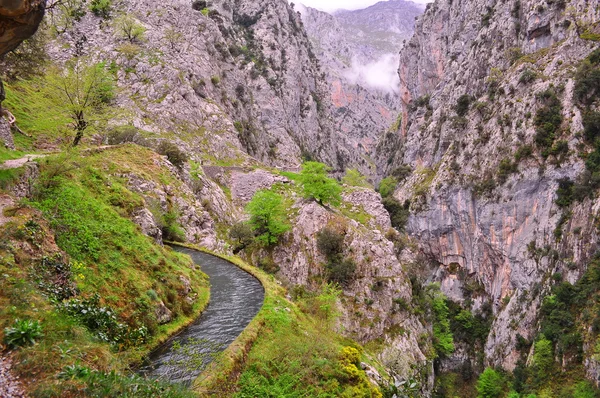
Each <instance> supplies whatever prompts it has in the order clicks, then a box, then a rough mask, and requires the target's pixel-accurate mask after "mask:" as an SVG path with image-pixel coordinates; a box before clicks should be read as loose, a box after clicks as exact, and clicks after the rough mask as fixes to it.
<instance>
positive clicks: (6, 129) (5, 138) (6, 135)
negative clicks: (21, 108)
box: [0, 116, 15, 149]
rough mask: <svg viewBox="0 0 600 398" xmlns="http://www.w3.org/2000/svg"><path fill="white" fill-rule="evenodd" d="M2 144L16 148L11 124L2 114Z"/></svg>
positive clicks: (0, 123)
mask: <svg viewBox="0 0 600 398" xmlns="http://www.w3.org/2000/svg"><path fill="white" fill-rule="evenodd" d="M0 145H4V146H5V147H6V148H9V149H15V140H14V138H13V135H12V133H11V131H10V124H8V122H7V121H6V120H5V119H4V118H3V117H2V116H0Z"/></svg>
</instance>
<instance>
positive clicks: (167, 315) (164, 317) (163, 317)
mask: <svg viewBox="0 0 600 398" xmlns="http://www.w3.org/2000/svg"><path fill="white" fill-rule="evenodd" d="M154 315H155V316H156V322H158V324H159V325H163V324H165V323H169V322H171V320H172V319H173V313H172V312H171V310H169V309H168V308H167V306H166V305H165V303H163V301H162V300H160V301H159V302H158V304H157V305H156V308H155V309H154Z"/></svg>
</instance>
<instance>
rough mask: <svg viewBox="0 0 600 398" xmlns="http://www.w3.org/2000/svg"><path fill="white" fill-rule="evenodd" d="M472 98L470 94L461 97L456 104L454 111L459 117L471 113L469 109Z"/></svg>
mask: <svg viewBox="0 0 600 398" xmlns="http://www.w3.org/2000/svg"><path fill="white" fill-rule="evenodd" d="M471 101H472V97H471V96H470V95H468V94H464V95H461V96H460V97H459V98H458V101H457V102H456V106H455V107H454V110H455V111H456V114H457V115H458V116H459V117H464V116H466V115H467V113H469V107H470V106H471Z"/></svg>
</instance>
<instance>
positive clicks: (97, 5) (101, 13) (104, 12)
mask: <svg viewBox="0 0 600 398" xmlns="http://www.w3.org/2000/svg"><path fill="white" fill-rule="evenodd" d="M111 8H112V1H111V0H92V1H91V3H90V10H91V11H92V12H93V13H94V15H96V16H98V17H101V18H109V17H110V10H111Z"/></svg>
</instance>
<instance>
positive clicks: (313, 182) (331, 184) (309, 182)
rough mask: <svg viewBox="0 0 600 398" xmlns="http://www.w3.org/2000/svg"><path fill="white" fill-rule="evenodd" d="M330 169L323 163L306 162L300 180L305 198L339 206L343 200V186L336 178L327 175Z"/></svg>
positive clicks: (322, 203)
mask: <svg viewBox="0 0 600 398" xmlns="http://www.w3.org/2000/svg"><path fill="white" fill-rule="evenodd" d="M329 170H330V169H329V167H328V166H326V165H325V164H323V163H318V162H305V163H304V164H303V165H302V170H301V171H300V176H299V182H300V184H301V185H302V190H303V193H304V197H305V198H307V199H314V200H316V201H317V202H318V203H319V204H320V205H321V206H323V205H324V204H325V203H329V204H331V205H333V206H338V205H339V204H340V202H341V200H342V198H341V195H340V194H341V192H342V188H341V187H340V184H339V183H338V182H337V181H336V180H334V179H333V178H329V177H328V176H327V173H328V172H329Z"/></svg>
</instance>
